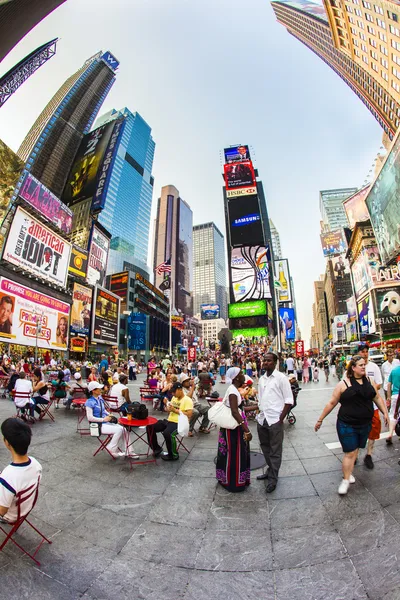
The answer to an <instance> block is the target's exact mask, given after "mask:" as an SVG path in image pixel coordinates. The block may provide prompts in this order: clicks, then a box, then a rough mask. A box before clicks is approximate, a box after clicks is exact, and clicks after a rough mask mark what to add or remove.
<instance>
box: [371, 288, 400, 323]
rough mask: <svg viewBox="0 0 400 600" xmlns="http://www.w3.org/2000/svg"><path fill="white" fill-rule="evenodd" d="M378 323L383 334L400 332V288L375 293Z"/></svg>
mask: <svg viewBox="0 0 400 600" xmlns="http://www.w3.org/2000/svg"><path fill="white" fill-rule="evenodd" d="M375 298H376V323H377V325H379V328H378V329H381V330H382V331H383V332H388V331H399V325H400V288H399V287H388V288H386V289H382V290H376V291H375Z"/></svg>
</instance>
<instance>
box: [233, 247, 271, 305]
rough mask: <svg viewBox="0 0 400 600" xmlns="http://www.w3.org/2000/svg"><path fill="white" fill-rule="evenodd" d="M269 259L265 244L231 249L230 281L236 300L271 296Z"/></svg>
mask: <svg viewBox="0 0 400 600" xmlns="http://www.w3.org/2000/svg"><path fill="white" fill-rule="evenodd" d="M270 260H271V257H270V253H269V248H268V247H265V246H244V247H242V248H233V249H232V253H231V281H232V288H233V295H234V298H235V301H236V302H244V301H247V300H253V299H254V300H258V299H266V298H271V288H270V269H269V265H270V262H269V261H270Z"/></svg>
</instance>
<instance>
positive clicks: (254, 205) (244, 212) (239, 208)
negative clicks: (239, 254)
mask: <svg viewBox="0 0 400 600" xmlns="http://www.w3.org/2000/svg"><path fill="white" fill-rule="evenodd" d="M228 214H229V235H230V239H231V246H232V247H235V246H249V245H252V246H255V245H256V244H263V243H264V232H263V227H262V221H261V212H260V205H259V202H258V197H257V196H249V197H247V198H243V199H237V198H236V199H234V200H229V201H228Z"/></svg>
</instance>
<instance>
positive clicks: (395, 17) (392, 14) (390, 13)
mask: <svg viewBox="0 0 400 600" xmlns="http://www.w3.org/2000/svg"><path fill="white" fill-rule="evenodd" d="M387 16H388V17H389V19H392V21H396V23H397V21H398V20H399V18H398V16H397V15H396V13H393V12H391V11H390V10H388V11H387Z"/></svg>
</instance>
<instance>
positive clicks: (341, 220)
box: [319, 188, 357, 231]
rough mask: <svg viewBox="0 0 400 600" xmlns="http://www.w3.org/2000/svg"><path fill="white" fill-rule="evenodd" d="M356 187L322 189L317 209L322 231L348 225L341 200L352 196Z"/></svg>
mask: <svg viewBox="0 0 400 600" xmlns="http://www.w3.org/2000/svg"><path fill="white" fill-rule="evenodd" d="M356 191H357V188H342V189H337V190H322V191H320V193H319V210H320V212H321V218H322V223H323V230H324V231H335V230H336V229H341V228H342V227H348V226H349V222H348V220H347V216H346V212H345V210H344V208H343V202H344V201H345V200H346V199H347V198H349V196H352V195H353V194H355V193H356Z"/></svg>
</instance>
